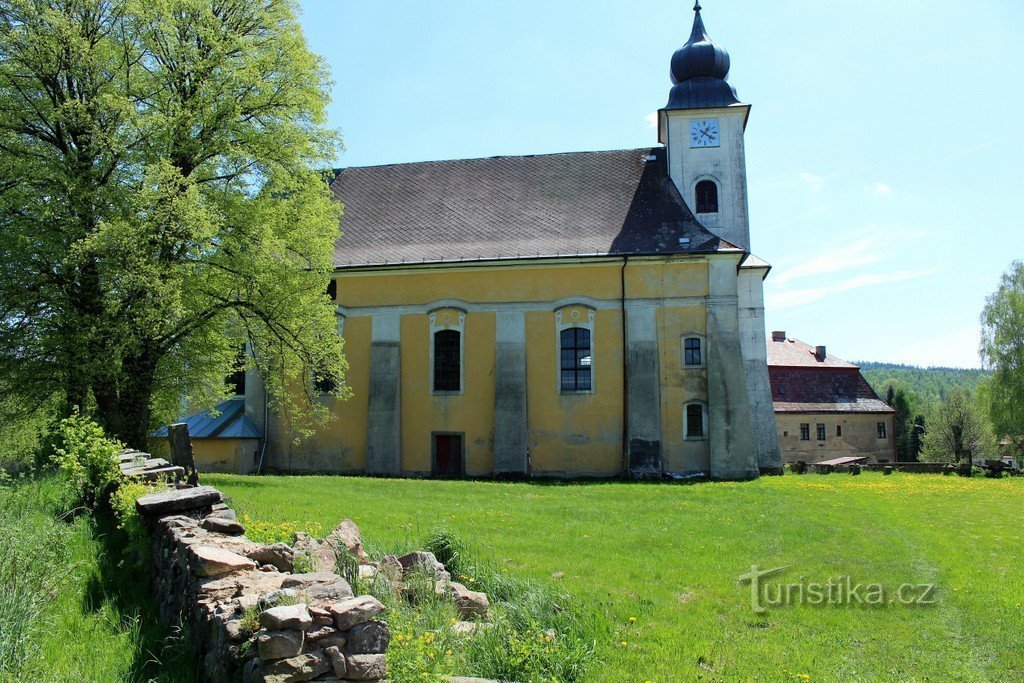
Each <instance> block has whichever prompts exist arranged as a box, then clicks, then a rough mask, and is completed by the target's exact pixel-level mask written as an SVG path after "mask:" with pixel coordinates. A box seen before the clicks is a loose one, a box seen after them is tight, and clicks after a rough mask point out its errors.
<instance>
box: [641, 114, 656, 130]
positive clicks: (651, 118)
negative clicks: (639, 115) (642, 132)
mask: <svg viewBox="0 0 1024 683" xmlns="http://www.w3.org/2000/svg"><path fill="white" fill-rule="evenodd" d="M644 120H645V121H647V127H648V128H657V127H658V112H656V111H652V112H651V113H650V114H648V115H647V116H645V117H644Z"/></svg>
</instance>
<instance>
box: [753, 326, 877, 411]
mask: <svg viewBox="0 0 1024 683" xmlns="http://www.w3.org/2000/svg"><path fill="white" fill-rule="evenodd" d="M767 344H768V378H769V380H770V382H771V387H772V405H773V406H774V408H775V412H777V413H893V412H895V411H894V410H893V409H892V408H891V407H889V405H888V404H887V403H886V402H885V401H883V400H881V399H880V398H878V394H876V393H875V390H874V389H872V388H871V385H870V384H868V382H867V380H866V379H864V377H863V375H861V374H860V368H858V367H857V366H856V365H854V364H852V363H847V362H846V361H844V360H843V359H841V358H836V357H835V356H828V355H826V356H825V359H824V360H821V361H819V360H818V359H817V357H816V356H815V355H814V347H813V346H810V345H809V344H805V343H804V342H802V341H799V340H797V339H785V340H782V341H774V340H769V341H768V342H767Z"/></svg>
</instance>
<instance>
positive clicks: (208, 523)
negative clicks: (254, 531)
mask: <svg viewBox="0 0 1024 683" xmlns="http://www.w3.org/2000/svg"><path fill="white" fill-rule="evenodd" d="M202 527H203V528H204V529H206V530H207V531H212V532H214V533H218V534H226V535H228V536H241V535H242V534H244V533H245V527H244V526H242V525H241V524H239V523H238V522H237V521H235V520H232V519H224V518H223V517H214V516H210V517H207V518H206V519H204V520H203V523H202Z"/></svg>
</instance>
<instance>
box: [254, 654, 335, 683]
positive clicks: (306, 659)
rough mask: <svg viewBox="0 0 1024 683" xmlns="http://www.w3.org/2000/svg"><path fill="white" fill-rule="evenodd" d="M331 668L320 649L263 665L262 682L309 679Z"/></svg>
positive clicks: (282, 682) (271, 682) (286, 682)
mask: <svg viewBox="0 0 1024 683" xmlns="http://www.w3.org/2000/svg"><path fill="white" fill-rule="evenodd" d="M330 670H331V661H330V660H329V659H328V658H327V655H325V654H324V653H323V651H322V650H316V651H314V652H307V653H306V654H303V655H299V656H297V657H290V658H289V659H280V660H278V661H276V662H274V663H273V664H266V663H264V665H263V680H264V683H292V681H309V680H312V679H314V678H316V677H317V676H319V675H320V674H325V673H327V672H328V671H330Z"/></svg>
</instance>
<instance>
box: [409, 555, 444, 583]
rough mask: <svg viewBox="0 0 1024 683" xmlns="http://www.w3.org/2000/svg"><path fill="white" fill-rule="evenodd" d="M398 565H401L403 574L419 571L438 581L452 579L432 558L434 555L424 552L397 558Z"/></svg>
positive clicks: (442, 566)
mask: <svg viewBox="0 0 1024 683" xmlns="http://www.w3.org/2000/svg"><path fill="white" fill-rule="evenodd" d="M398 563H399V564H400V565H402V572H403V573H405V572H409V571H412V570H414V569H419V570H421V571H424V572H426V573H427V574H429V575H431V576H433V577H434V578H435V579H437V580H438V581H447V580H449V579H451V578H452V577H451V574H449V573H448V571H447V570H446V569H445V568H444V565H443V564H441V563H440V562H438V560H437V558H436V557H434V553H431V552H426V551H424V550H417V551H416V552H412V553H409V554H408V555H403V556H402V557H399V558H398Z"/></svg>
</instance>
